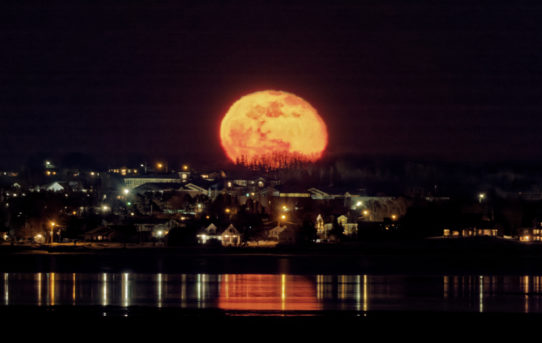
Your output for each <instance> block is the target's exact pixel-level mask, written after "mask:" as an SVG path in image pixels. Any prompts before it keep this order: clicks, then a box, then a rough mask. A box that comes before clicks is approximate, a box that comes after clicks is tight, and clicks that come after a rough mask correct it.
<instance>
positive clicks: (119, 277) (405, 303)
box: [0, 273, 542, 313]
mask: <svg viewBox="0 0 542 343" xmlns="http://www.w3.org/2000/svg"><path fill="white" fill-rule="evenodd" d="M0 276H1V279H0V280H1V283H0V289H1V290H2V293H1V294H2V303H1V304H2V305H3V306H12V305H34V306H59V305H70V306H104V307H106V306H115V307H126V308H129V307H130V306H143V307H176V308H186V309H198V308H201V309H222V310H225V311H232V312H238V311H241V312H245V311H247V312H250V313H266V312H269V311H279V312H280V311H326V310H339V311H340V310H344V311H359V312H367V311H369V312H370V311H439V312H455V311H467V312H516V313H517V312H526V313H535V312H542V301H541V299H542V297H541V294H542V293H541V291H542V276H531V275H526V276H501V275H499V276H491V275H469V276H454V275H429V276H419V275H312V276H310V275H309V276H307V275H286V274H282V275H281V274H278V275H275V274H263V275H259V274H135V273H3V274H1V275H0Z"/></svg>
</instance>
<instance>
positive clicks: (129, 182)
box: [123, 175, 183, 190]
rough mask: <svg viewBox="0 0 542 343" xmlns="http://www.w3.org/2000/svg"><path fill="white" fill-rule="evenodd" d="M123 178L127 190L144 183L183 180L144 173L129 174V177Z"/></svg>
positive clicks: (178, 181) (180, 181) (179, 181)
mask: <svg viewBox="0 0 542 343" xmlns="http://www.w3.org/2000/svg"><path fill="white" fill-rule="evenodd" d="M123 180H124V185H125V186H126V188H128V189H129V190H132V189H134V188H136V187H139V186H141V185H144V184H146V183H156V184H163V183H178V184H180V183H182V182H183V180H182V179H179V178H178V177H174V176H160V175H156V176H151V175H145V176H141V177H135V176H131V177H125V178H124V179H123Z"/></svg>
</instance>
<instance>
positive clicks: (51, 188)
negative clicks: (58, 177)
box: [43, 182, 64, 192]
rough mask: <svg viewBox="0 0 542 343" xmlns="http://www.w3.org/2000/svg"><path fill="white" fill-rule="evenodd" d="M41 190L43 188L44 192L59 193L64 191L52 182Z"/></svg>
mask: <svg viewBox="0 0 542 343" xmlns="http://www.w3.org/2000/svg"><path fill="white" fill-rule="evenodd" d="M43 188H45V190H47V191H48V192H61V191H63V190H64V186H62V185H61V184H60V183H58V182H53V183H51V184H49V185H46V186H44V187H43Z"/></svg>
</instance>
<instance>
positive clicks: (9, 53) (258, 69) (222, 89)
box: [0, 1, 542, 165]
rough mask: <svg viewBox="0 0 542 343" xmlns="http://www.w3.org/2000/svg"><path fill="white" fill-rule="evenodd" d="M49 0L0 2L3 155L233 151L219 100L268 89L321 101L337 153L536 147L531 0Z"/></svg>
mask: <svg viewBox="0 0 542 343" xmlns="http://www.w3.org/2000/svg"><path fill="white" fill-rule="evenodd" d="M48 3H49V2H46V1H43V2H28V1H13V2H9V3H8V4H6V3H5V2H3V3H2V4H1V5H0V130H1V131H0V158H1V160H2V165H5V164H9V163H19V162H21V161H25V160H26V159H27V158H28V157H29V156H31V155H33V154H36V153H38V152H49V153H52V154H56V155H59V154H64V153H68V152H83V153H88V154H92V155H94V156H96V158H97V159H98V160H104V161H112V160H115V159H118V160H119V161H121V160H122V161H125V160H127V159H129V158H132V157H134V156H146V158H152V157H154V156H156V157H163V156H170V157H171V158H179V159H184V158H187V159H188V158H195V157H199V158H201V159H206V160H216V159H218V160H225V157H224V155H223V153H222V151H221V148H220V144H219V142H218V128H219V124H220V119H221V117H222V115H223V114H224V113H225V111H226V110H227V108H228V107H229V105H230V104H231V103H232V102H233V101H234V100H235V99H236V98H238V97H239V96H241V95H243V94H245V93H248V92H251V91H256V90H261V89H281V90H285V91H289V92H293V93H295V94H297V95H299V96H301V97H303V98H305V99H306V100H307V101H309V102H310V103H311V104H313V106H314V107H316V108H317V109H318V111H319V112H320V114H321V115H322V117H323V118H324V120H325V121H326V122H327V125H328V128H329V131H330V132H329V136H330V142H329V152H330V153H344V152H355V153H359V154H365V155H375V154H376V155H379V154H382V155H396V156H403V157H420V156H421V157H423V156H430V157H434V158H443V159H454V160H473V159H474V160H476V159H481V160H495V159H497V160H499V159H514V160H517V159H526V160H537V159H539V158H541V157H542V116H541V114H542V80H541V78H542V4H537V2H519V1H506V2H505V1H485V2H480V1H450V2H446V1H433V2H420V1H395V2H393V1H367V2H364V1H358V2H356V5H352V4H350V3H349V2H344V3H341V2H337V1H330V2H329V3H328V4H321V3H318V4H315V2H314V1H306V2H295V1H293V2H292V1H283V2H273V4H272V5H271V4H270V3H266V2H261V1H213V2H207V1H191V2H186V3H182V2H181V1H170V2H160V1H146V2H138V1H120V2H115V4H113V1H106V2H95V1H65V2H56V4H55V5H51V4H48ZM226 3H227V4H226ZM412 3H415V4H412ZM538 3H540V2H538ZM46 4H48V5H46ZM196 155H197V156H196Z"/></svg>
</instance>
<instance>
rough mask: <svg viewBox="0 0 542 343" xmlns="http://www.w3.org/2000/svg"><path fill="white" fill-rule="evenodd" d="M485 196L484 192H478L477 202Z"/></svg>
mask: <svg viewBox="0 0 542 343" xmlns="http://www.w3.org/2000/svg"><path fill="white" fill-rule="evenodd" d="M485 198H486V194H485V193H480V194H478V201H479V202H482V201H483V200H484V199H485Z"/></svg>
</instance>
